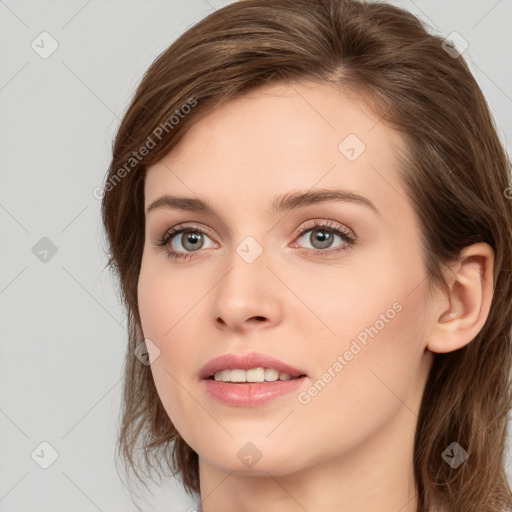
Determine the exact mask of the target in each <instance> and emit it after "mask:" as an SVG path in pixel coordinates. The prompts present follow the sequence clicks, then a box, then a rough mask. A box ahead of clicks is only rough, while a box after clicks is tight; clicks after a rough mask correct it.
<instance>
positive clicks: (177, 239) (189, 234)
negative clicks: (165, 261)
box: [157, 224, 215, 258]
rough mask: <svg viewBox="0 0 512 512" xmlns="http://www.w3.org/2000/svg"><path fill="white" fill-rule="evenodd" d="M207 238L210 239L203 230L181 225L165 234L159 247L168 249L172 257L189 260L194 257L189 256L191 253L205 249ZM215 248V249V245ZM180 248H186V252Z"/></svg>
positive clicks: (159, 241) (159, 242)
mask: <svg viewBox="0 0 512 512" xmlns="http://www.w3.org/2000/svg"><path fill="white" fill-rule="evenodd" d="M205 237H206V238H208V239H209V238H210V237H209V236H208V235H207V234H206V232H205V231H204V230H203V229H201V228H198V227H195V226H183V225H181V224H179V225H177V226H174V227H173V228H172V229H170V230H169V231H167V232H166V233H164V235H163V236H162V237H161V238H160V239H159V240H158V242H157V245H158V246H160V247H166V249H167V253H168V255H169V256H170V257H174V258H189V257H191V256H193V255H192V254H189V253H190V252H192V253H193V252H196V251H199V250H200V249H203V248H204V245H205ZM213 246H214V247H215V244H213ZM180 247H183V248H185V251H184V252H182V251H181V250H179V248H180Z"/></svg>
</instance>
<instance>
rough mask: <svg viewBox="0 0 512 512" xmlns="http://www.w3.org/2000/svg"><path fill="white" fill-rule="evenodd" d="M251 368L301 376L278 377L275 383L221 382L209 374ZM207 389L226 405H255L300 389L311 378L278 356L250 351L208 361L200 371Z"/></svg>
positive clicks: (212, 395) (225, 355)
mask: <svg viewBox="0 0 512 512" xmlns="http://www.w3.org/2000/svg"><path fill="white" fill-rule="evenodd" d="M251 368H274V369H275V370H278V371H280V372H285V373H287V374H289V375H290V376H291V377H299V376H301V375H302V377H301V378H296V379H290V380H276V381H273V382H245V383H241V382H240V383H237V382H221V381H217V380H215V379H211V378H210V377H211V376H212V375H213V374H214V373H215V372H217V371H219V370H236V369H240V370H249V369H251ZM200 377H201V379H202V383H203V385H204V388H205V390H206V391H207V392H208V393H209V394H210V396H211V397H213V398H214V399H216V400H218V401H219V402H220V403H222V404H224V405H229V406H234V407H256V406H259V405H263V404H266V403H268V402H270V401H272V400H274V399H276V398H278V397H280V396H283V395H286V394H289V393H291V392H292V391H296V390H298V388H299V387H300V386H302V385H303V384H304V382H305V381H307V380H309V379H308V376H307V374H306V372H305V371H304V370H301V369H299V368H295V367H294V366H291V365H289V364H287V363H284V362H283V361H280V360H279V359H276V358H275V357H272V356H268V355H265V354H258V353H255V352H251V353H249V354H224V355H222V356H219V357H216V358H214V359H212V360H211V361H209V362H208V363H206V364H205V365H204V366H203V368H202V369H201V371H200Z"/></svg>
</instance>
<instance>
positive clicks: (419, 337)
mask: <svg viewBox="0 0 512 512" xmlns="http://www.w3.org/2000/svg"><path fill="white" fill-rule="evenodd" d="M402 145H403V142H402V140H401V138H400V137H399V136H398V134H397V133H396V132H394V131H392V130H390V129H389V128H387V127H385V126H384V124H383V123H382V122H379V118H378V117H376V116H375V115H373V114H372V113H370V112H369V111H368V110H366V109H365V108H364V107H363V105H362V104H361V103H359V102H357V101H356V100H355V99H354V98H353V97H350V96H348V95H346V94H345V93H342V92H340V91H339V90H336V89H334V88H332V87H330V86H327V85H318V84H312V83H309V84H302V85H294V86H293V87H292V86H287V85H282V84H280V85H273V86H271V87H269V86H266V87H264V88H262V89H259V90H257V91H254V92H251V93H250V94H249V95H246V96H244V97H241V98H239V99H236V100H234V101H231V102H230V103H228V104H226V105H225V106H223V107H221V108H218V109H217V110H215V111H214V112H213V113H211V114H209V115H208V116H207V117H204V118H203V119H201V120H200V121H199V122H197V124H195V125H194V127H193V128H192V129H191V130H190V131H189V132H188V133H187V135H186V136H185V137H184V139H183V140H182V141H181V142H180V144H179V145H178V146H177V147H176V148H175V149H174V150H173V151H171V152H170V153H169V154H168V155H167V156H166V157H165V158H164V159H163V160H162V161H161V162H160V163H158V164H156V165H154V166H152V167H151V168H149V169H148V172H147V177H146V182H145V207H146V209H147V208H148V206H149V205H151V204H153V203H154V202H155V201H157V200H158V199H159V198H161V197H162V196H164V195H169V196H172V197H173V198H176V197H180V198H186V199H187V200H188V201H185V199H183V200H176V199H174V200H173V201H171V200H169V201H167V202H165V201H160V207H155V208H152V209H151V211H149V212H147V213H146V238H145V246H144V253H143V258H142V266H141V271H140V278H139V284H138V300H139V307H140V315H141V321H142V328H143V332H144V336H145V338H146V339H149V340H151V342H152V343H153V344H154V345H153V347H154V346H156V347H158V350H159V353H158V351H157V350H155V349H153V356H155V355H156V354H157V353H158V356H157V357H156V359H155V360H154V361H153V362H152V365H151V370H152V372H153V376H154V380H155V384H156V388H157V390H158V394H159V396H160V398H161V400H162V403H163V405H164V407H165V410H166V411H167V413H168V415H169V417H170V419H171V420H172V422H173V423H174V425H175V426H176V428H177V429H178V431H179V432H180V434H181V435H182V437H183V438H184V439H185V441H186V442H187V443H188V444H189V445H190V446H191V447H192V448H193V449H194V450H195V451H196V452H197V453H198V454H199V457H200V461H201V463H202V464H204V465H209V466H215V467H216V468H217V469H220V470H225V471H231V472H234V473H235V474H236V473H240V474H247V473H252V474H266V471H270V472H271V473H272V474H274V475H285V474H288V473H292V472H295V471H299V470H301V469H304V468H307V467H311V466H313V465H316V464H319V463H322V462H327V461H329V460H332V459H333V458H337V457H344V456H347V457H348V456H349V455H350V456H352V455H354V454H356V453H361V451H362V450H367V451H368V453H370V450H376V451H379V450H381V449H382V448H381V447H382V446H387V445H390V446H391V445H393V441H394V442H395V444H394V446H396V444H397V443H399V442H400V443H403V445H404V446H412V441H413V434H414V428H415V425H416V421H417V412H418V409H419V404H420V400H421V395H422V392H423V388H424V385H425V382H426V379H427V376H428V372H429V370H430V365H431V362H432V359H431V356H432V353H430V352H428V351H427V350H426V348H425V347H426V337H427V334H428V332H427V328H428V325H427V322H426V321H424V320H425V318H426V316H427V315H428V311H429V307H430V298H429V297H430V296H429V292H428V286H427V279H426V275H425V269H424V266H423V263H422V257H421V248H420V233H419V226H418V222H417V219H416V217H415V214H414V212H413V210H412V207H411V205H410V204H409V201H408V199H407V196H406V193H405V190H404V188H403V186H402V185H401V183H400V182H399V178H398V173H397V160H396V156H395V154H394V151H395V149H396V148H398V147H403V146H402ZM327 191H336V194H338V196H337V197H336V196H335V195H331V196H330V197H329V196H328V195H327V194H326V192H327ZM320 194H325V195H324V196H322V195H320ZM343 194H345V196H343ZM348 194H353V196H350V195H348ZM309 195H311V200H309V199H307V198H308V197H309ZM355 195H357V196H361V197H362V198H364V199H358V200H356V199H354V197H355ZM301 197H302V199H300V198H301ZM351 197H352V199H351ZM297 198H299V199H297ZM199 201H202V202H203V203H204V204H205V205H208V206H209V208H210V209H211V210H212V211H213V212H215V213H212V212H209V211H206V209H205V208H203V209H199V208H197V205H198V202H199ZM274 203H275V204H276V207H275V208H273V204H274ZM166 204H167V206H165V205H166ZM172 204H174V207H172ZM372 205H373V206H372ZM178 225H179V228H180V229H181V228H183V229H186V230H188V232H187V231H185V232H183V233H181V234H180V233H178V234H175V235H173V236H172V237H169V236H167V238H165V236H166V234H168V233H169V231H170V230H171V229H172V228H174V227H176V226H178ZM162 238H164V241H166V242H167V245H166V246H159V245H158V241H159V240H160V239H162ZM351 240H352V241H351ZM171 250H172V251H175V253H176V254H177V255H178V257H173V256H172V255H171V256H170V255H169V251H171ZM180 256H181V257H180ZM184 256H186V258H185V257H184ZM151 352H152V350H151V344H150V354H151ZM253 353H257V354H262V355H265V356H271V357H273V358H276V359H278V360H280V361H281V362H282V363H284V364H285V365H288V366H290V367H293V368H295V369H296V370H298V371H297V372H296V373H300V374H303V375H305V377H300V378H298V379H295V378H294V379H291V380H283V381H277V382H276V381H273V382H272V381H269V382H267V383H259V384H254V383H253V384H251V383H244V382H231V383H223V382H220V381H216V380H215V379H211V378H204V377H209V376H210V375H211V374H212V372H213V370H212V367H209V368H206V370H205V371H206V373H207V375H203V373H202V372H203V370H204V367H205V365H207V363H208V362H209V361H210V360H212V359H213V358H217V357H219V356H222V355H225V354H232V355H235V356H237V355H238V356H244V355H246V354H253ZM245 363H247V365H246V366H248V367H249V368H258V367H262V368H265V367H266V368H267V369H268V370H270V371H267V372H265V371H264V370H255V371H250V372H248V373H245V372H240V371H238V372H232V373H231V372H222V373H221V374H218V377H219V378H222V379H224V380H226V379H227V380H230V379H233V380H235V381H236V380H240V379H242V380H243V379H247V378H248V379H249V380H253V379H256V380H257V379H261V378H262V377H263V376H264V375H266V378H268V379H270V380H271V379H275V378H276V375H279V374H278V373H277V371H275V370H279V368H275V367H277V366H279V365H278V363H275V362H268V361H267V362H265V361H258V360H254V361H251V360H249V359H246V360H245ZM220 367H221V369H224V370H226V369H239V370H244V369H245V367H244V365H243V361H242V362H238V363H237V362H234V363H230V362H226V361H224V362H221V363H220ZM215 369H219V367H216V368H215ZM281 370H282V369H281ZM291 373H294V372H293V371H291ZM281 376H282V377H284V378H285V379H286V376H284V375H281ZM280 382H281V383H280ZM379 447H380V448H379ZM404 451H405V452H406V453H407V455H409V452H408V451H407V450H404ZM397 457H398V458H400V455H397Z"/></svg>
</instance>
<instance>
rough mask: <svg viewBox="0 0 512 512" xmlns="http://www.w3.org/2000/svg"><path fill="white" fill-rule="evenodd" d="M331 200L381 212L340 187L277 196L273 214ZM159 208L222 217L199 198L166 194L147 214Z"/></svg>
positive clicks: (370, 203)
mask: <svg viewBox="0 0 512 512" xmlns="http://www.w3.org/2000/svg"><path fill="white" fill-rule="evenodd" d="M329 201H333V202H334V201H336V202H340V201H341V202H348V203H353V204H359V205H363V206H366V207H367V208H370V209H371V210H373V211H374V212H375V213H376V214H377V215H378V216H379V217H381V214H380V212H379V210H377V207H376V206H375V205H374V204H373V203H372V202H371V201H370V200H369V199H367V198H366V197H363V196H360V195H358V194H355V193H354V192H350V191H348V190H339V189H318V190H314V191H299V192H289V193H286V194H283V195H280V196H277V197H275V198H274V199H273V200H272V203H271V206H272V215H276V214H277V213H281V212H289V211H290V210H294V209H297V208H302V207H305V206H309V205H312V204H316V203H325V202H329ZM158 209H172V210H182V211H187V212H196V213H205V214H210V215H213V216H215V217H220V216H219V214H218V213H217V212H216V211H215V209H214V208H213V207H212V206H210V205H209V204H208V202H207V201H204V200H202V199H199V198H193V197H181V196H171V195H168V194H165V195H163V196H161V197H159V198H157V199H155V200H154V201H153V202H152V203H151V204H150V205H149V206H148V207H147V209H146V215H147V214H148V213H149V212H151V211H154V210H158Z"/></svg>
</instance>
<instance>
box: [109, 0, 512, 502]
mask: <svg viewBox="0 0 512 512" xmlns="http://www.w3.org/2000/svg"><path fill="white" fill-rule="evenodd" d="M445 48H447V47H446V45H445V44H444V42H443V40H442V39H440V38H438V37H435V36H433V35H430V34H429V33H428V32H427V31H426V29H425V28H424V26H423V25H422V24H421V22H420V21H419V20H418V19H416V18H415V17H414V16H413V15H411V14H410V13H408V12H406V11H404V10H401V9H398V8H396V7H392V6H390V5H387V4H366V3H362V2H359V1H356V0H324V1H320V0H316V1H311V0H307V1H306V0H300V1H297V0H293V1H292V0H272V1H270V0H245V1H243V2H239V3H234V4H231V5H229V6H227V7H225V8H223V9H220V10H218V11H216V12H214V13H213V14H211V15H210V16H208V17H207V18H205V19H204V20H202V21H201V22H199V23H198V24H196V25H195V26H193V27H192V28H190V29H189V30H188V31H187V32H186V33H185V34H183V35H182V36H181V37H180V38H179V39H178V40H177V41H175V42H174V43H173V44H172V45H171V47H170V48H169V49H167V50H166V51H165V52H163V53H162V54H161V55H160V56H159V57H158V58H157V59H156V61H155V62H154V63H153V64H152V66H151V67H150V68H149V70H148V71H147V73H146V75H145V76H144V79H143V80H142V82H141V84H140V85H139V87H138V89H137V91H136V93H135V97H134V98H133V100H132V102H131V105H130V106H129V108H128V111H127V112H126V114H125V116H124V119H123V121H122V123H121V126H120V128H119V131H118V134H117V136H116V139H115V144H114V148H113V158H112V162H111V165H110V169H109V174H108V177H107V180H106V184H105V194H104V197H103V203H102V213H103V221H104V224H105V229H106V233H107V237H108V244H109V246H110V249H111V253H110V259H109V265H110V266H111V267H112V269H114V270H115V271H116V272H117V276H118V278H119V281H120V285H121V293H122V298H123V300H124V303H125V305H126V308H127V313H128V324H129V332H130V337H129V340H128V341H129V344H128V350H127V356H126V363H125V364H126V370H125V371H126V373H125V387H124V408H123V418H122V420H123V421H122V425H121V431H120V435H119V445H118V448H119V450H120V453H121V455H122V456H123V457H124V460H125V461H126V463H127V467H128V468H131V469H132V470H133V471H134V473H135V474H136V475H137V476H139V478H140V480H141V481H142V482H143V481H144V480H143V478H141V477H140V475H139V473H138V469H142V467H140V466H139V462H144V464H146V465H147V468H149V469H156V465H157V464H158V465H159V466H160V468H161V469H162V470H163V473H164V474H166V472H167V474H168V473H169V472H172V473H173V474H178V475H179V476H180V477H181V478H182V481H183V484H184V486H185V489H186V490H187V491H188V492H189V493H191V494H194V495H195V496H197V497H199V498H200V500H201V506H202V510H204V511H206V512H215V511H218V510H233V511H235V510H236V511H241V510H247V511H248V510H272V511H276V512H277V511H281V510H286V511H292V510H293V511H294V510H308V511H317V510H318V511H320V510H321V511H327V510H333V511H334V510H336V511H351V512H359V511H367V510H376V509H378V510H380V511H386V512H387V511H390V512H391V511H397V510H401V511H408V512H412V511H414V512H416V511H418V512H427V511H430V510H445V511H456V512H459V511H465V512H469V511H478V512H483V511H485V512H491V511H493V512H498V511H502V510H505V509H506V507H509V506H510V505H511V504H512V497H511V493H510V488H509V485H508V483H507V479H506V474H505V471H504V465H503V464H504V454H505V449H506V427H507V414H508V411H509V409H510V407H511V400H512V396H511V393H510V386H509V378H510V366H511V363H512V361H511V357H510V356H511V328H512V323H511V311H512V288H511V286H512V285H511V282H512V281H511V278H510V272H511V268H512V267H511V264H512V262H511V258H512V203H511V201H510V190H512V189H511V188H510V187H511V184H510V174H509V173H510V162H509V160H508V158H507V155H506V153H505V151H504V149H503V147H502V145H501V144H500V141H499V138H498V136H497V134H496V131H495V127H494V125H493V120H492V117H491V115H490V113H489V110H488V107H487V104H486V102H485V99H484V97H483V95H482V92H481V90H480V88H479V87H478V85H477V83H476V81H475V80H474V78H473V77H472V75H471V73H470V71H469V69H468V66H467V65H466V63H465V61H464V59H463V57H462V56H461V55H459V54H458V53H457V52H456V51H454V49H453V48H448V49H447V50H445ZM448 50H449V51H448ZM145 352H146V353H145ZM144 353H145V355H144ZM139 448H141V449H142V450H143V453H144V461H138V459H137V458H136V457H135V451H136V450H137V449H139ZM162 462H163V463H164V465H163V467H162Z"/></svg>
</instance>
